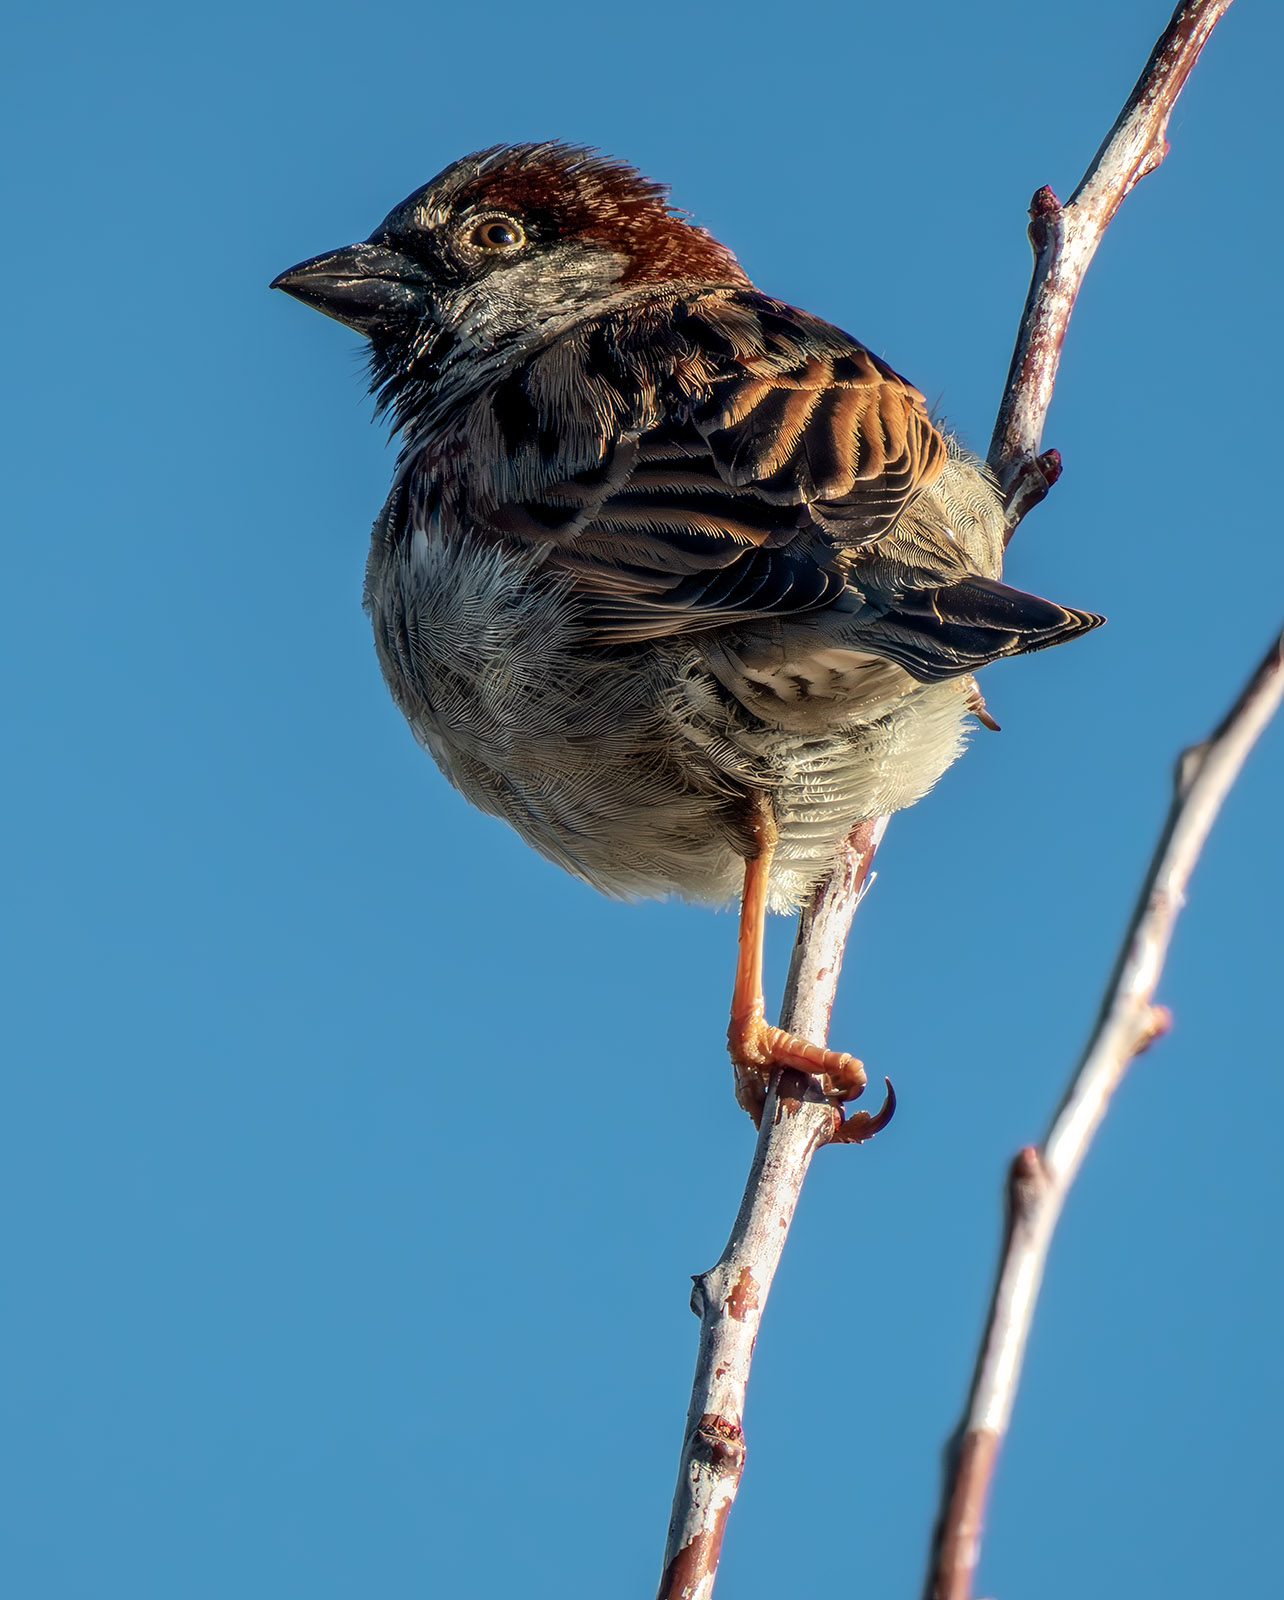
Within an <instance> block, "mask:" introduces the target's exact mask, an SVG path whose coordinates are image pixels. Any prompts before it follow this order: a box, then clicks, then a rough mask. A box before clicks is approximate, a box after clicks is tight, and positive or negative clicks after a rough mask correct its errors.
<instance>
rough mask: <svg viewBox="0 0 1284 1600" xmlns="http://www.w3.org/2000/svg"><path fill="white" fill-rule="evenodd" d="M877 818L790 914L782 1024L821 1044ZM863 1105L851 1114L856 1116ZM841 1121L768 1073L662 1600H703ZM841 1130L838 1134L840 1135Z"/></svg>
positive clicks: (706, 1285)
mask: <svg viewBox="0 0 1284 1600" xmlns="http://www.w3.org/2000/svg"><path fill="white" fill-rule="evenodd" d="M885 826H886V824H885V821H884V820H883V819H879V820H878V821H876V822H867V823H862V824H861V825H860V826H859V827H858V828H857V829H856V831H855V832H854V833H853V834H852V836H851V838H850V839H849V840H848V842H847V845H846V847H845V849H844V852H843V855H842V858H841V859H840V861H839V863H838V865H837V867H836V868H835V870H834V871H833V872H832V873H831V874H830V876H829V878H828V879H827V880H826V881H825V883H823V884H822V885H821V887H820V889H819V890H818V891H817V893H816V896H815V898H814V900H813V901H812V904H811V905H810V906H809V907H808V908H807V910H806V911H804V913H803V915H802V918H801V919H800V921H799V925H798V938H797V941H796V943H795V945H794V954H793V960H792V961H791V962H790V966H789V977H788V980H787V982H786V985H785V999H784V1005H783V1007H782V1012H781V1018H780V1025H781V1027H782V1028H785V1029H787V1030H788V1031H789V1032H790V1033H795V1034H798V1035H800V1036H801V1037H802V1038H804V1039H812V1040H814V1041H815V1042H816V1043H817V1044H823V1043H824V1042H825V1038H826V1036H827V1034H828V1031H829V1015H830V1012H831V1011H832V1009H833V1005H834V994H835V992H836V990H837V988H838V974H839V971H840V970H841V968H842V963H843V949H844V947H845V945H846V942H847V934H848V931H849V929H850V928H851V923H852V917H853V916H854V915H855V912H856V907H857V906H858V905H859V903H860V898H861V894H862V892H863V890H864V888H865V887H866V884H867V881H868V875H869V868H870V864H871V862H872V861H873V859H874V852H875V850H876V849H877V848H878V843H879V840H880V839H881V838H882V835H883V829H884V827H885ZM861 1115H862V1113H859V1112H857V1113H855V1115H854V1116H852V1117H849V1118H848V1123H849V1124H856V1125H857V1126H859V1121H858V1119H859V1118H860V1117H861ZM842 1126H843V1124H842V1122H841V1118H840V1114H839V1113H838V1112H837V1111H835V1110H834V1108H833V1107H832V1106H831V1105H830V1103H829V1101H828V1100H826V1099H825V1098H824V1096H823V1095H822V1094H821V1092H820V1088H819V1086H818V1085H817V1083H816V1081H815V1079H813V1078H808V1077H806V1076H804V1074H802V1073H800V1072H784V1073H779V1074H777V1075H776V1076H774V1077H773V1079H772V1083H771V1087H770V1089H769V1091H768V1094H767V1103H766V1107H765V1109H764V1111H763V1115H762V1123H761V1126H760V1127H759V1130H758V1143H757V1146H756V1148H755V1150H754V1157H753V1164H752V1166H751V1167H750V1169H749V1177H748V1180H747V1181H746V1183H745V1192H744V1198H743V1199H742V1200H741V1202H740V1210H739V1213H738V1214H737V1216H736V1220H735V1223H734V1224H733V1226H732V1229H731V1237H730V1238H729V1239H728V1240H727V1244H726V1248H725V1249H724V1250H723V1252H722V1254H721V1256H719V1258H718V1261H717V1264H716V1265H715V1266H713V1267H711V1268H710V1269H709V1270H708V1272H703V1273H701V1274H700V1276H699V1277H698V1278H696V1279H695V1288H694V1289H693V1290H692V1293H691V1309H692V1310H693V1311H694V1312H695V1313H696V1315H697V1316H698V1317H699V1318H700V1347H699V1353H698V1355H697V1357H696V1371H695V1380H694V1382H693V1384H692V1387H691V1403H690V1406H689V1407H688V1410H687V1426H686V1437H685V1438H684V1440H683V1444H682V1459H681V1462H680V1464H679V1467H678V1483H677V1488H676V1489H675V1491H674V1496H673V1513H672V1516H671V1518H670V1521H669V1537H668V1541H667V1543H666V1545H665V1550H664V1570H663V1575H662V1577H661V1579H660V1588H659V1600H708V1597H709V1596H710V1595H711V1594H712V1593H713V1583H714V1578H715V1576H716V1575H717V1567H718V1557H719V1555H720V1554H721V1551H722V1535H723V1530H724V1528H725V1527H726V1522H727V1515H728V1513H729V1512H730V1510H731V1505H732V1502H733V1501H734V1500H735V1497H736V1491H737V1490H738V1489H739V1487H740V1475H741V1472H742V1471H743V1469H744V1462H745V1442H744V1429H743V1415H744V1403H745V1389H746V1386H747V1385H748V1382H749V1366H750V1363H751V1362H752V1360H753V1347H754V1342H755V1340H756V1339H757V1337H758V1325H759V1323H760V1322H761V1320H762V1312H763V1307H764V1306H765V1305H766V1303H767V1295H768V1292H769V1291H770V1289H771V1282H772V1279H773V1278H774V1277H775V1275H776V1268H777V1266H778V1265H779V1263H780V1257H781V1254H782V1252H783V1251H784V1248H785V1240H786V1238H787V1237H788V1235H789V1227H790V1224H791V1223H792V1222H793V1219H794V1211H795V1209H796V1208H797V1205H798V1196H799V1195H800V1194H801V1192H802V1186H803V1179H804V1178H805V1177H806V1175H807V1168H808V1167H809V1166H810V1164H811V1158H812V1156H813V1155H814V1154H815V1153H816V1151H817V1150H819V1149H820V1147H821V1146H822V1145H823V1144H826V1143H828V1142H829V1140H830V1139H831V1138H833V1137H834V1135H835V1133H836V1132H838V1131H839V1130H840V1129H841V1127H842ZM840 1136H841V1135H840Z"/></svg>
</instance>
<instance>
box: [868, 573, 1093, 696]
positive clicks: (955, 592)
mask: <svg viewBox="0 0 1284 1600" xmlns="http://www.w3.org/2000/svg"><path fill="white" fill-rule="evenodd" d="M1105 620H1106V619H1105V618H1104V617H1100V616H1098V615H1097V614H1096V613H1095V612H1093V611H1076V610H1074V609H1072V608H1071V607H1068V606H1059V605H1057V604H1056V603H1055V602H1054V601H1052V600H1043V599H1041V598H1040V597H1039V596H1038V595H1035V594H1026V593H1025V592H1024V591H1023V590H1021V589H1013V588H1010V587H1009V586H1008V585H1007V584H1006V583H999V582H997V581H996V580H995V579H993V578H981V577H973V578H965V579H963V580H962V581H961V582H959V583H951V584H947V585H945V586H943V587H941V588H939V589H919V590H907V591H903V592H902V593H901V594H900V595H899V596H898V597H897V599H896V601H895V603H894V604H893V605H892V606H890V607H889V608H888V609H887V610H886V611H884V612H883V614H882V615H881V616H880V617H878V618H877V619H876V620H873V621H870V622H865V623H864V624H863V626H862V629H861V632H862V634H863V635H864V637H865V638H866V639H868V641H869V645H870V648H872V649H874V650H877V651H878V653H879V654H880V655H884V656H887V657H888V658H889V659H891V660H892V661H895V662H896V663H897V664H898V665H899V666H902V667H904V668H905V670H906V671H907V672H909V673H910V674H912V676H914V677H915V678H917V679H919V680H920V682H922V683H937V682H940V681H941V680H943V679H945V678H955V677H958V676H959V675H960V674H962V673H965V672H974V671H975V670H976V669H977V668H978V667H983V666H984V665H985V664H986V662H987V661H997V660H998V659H999V658H1000V657H1001V656H1019V655H1026V654H1028V653H1029V652H1030V651H1031V650H1046V649H1047V648H1048V647H1049V646H1050V645H1054V644H1063V643H1064V642H1065V641H1066V640H1068V639H1075V638H1078V636H1079V635H1080V634H1081V633H1087V632H1088V631H1089V630H1090V629H1092V628H1096V627H1099V626H1100V625H1101V623H1103V622H1104V621H1105Z"/></svg>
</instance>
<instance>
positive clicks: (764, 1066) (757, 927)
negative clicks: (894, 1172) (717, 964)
mask: <svg viewBox="0 0 1284 1600" xmlns="http://www.w3.org/2000/svg"><path fill="white" fill-rule="evenodd" d="M753 832H754V843H755V844H756V845H757V850H756V853H755V854H754V855H752V856H751V857H750V858H749V859H748V860H747V861H746V862H745V887H744V895H743V897H742V899H741V902H740V945H739V952H738V955H737V959H736V986H735V989H734V990H733V991H732V995H731V1025H730V1026H729V1027H728V1029H727V1045H728V1048H729V1049H730V1051H731V1060H732V1064H733V1065H734V1066H735V1069H736V1098H737V1099H738V1100H739V1101H740V1104H741V1105H742V1106H744V1108H745V1110H746V1111H748V1112H749V1114H750V1116H752V1117H753V1119H754V1121H755V1122H757V1121H758V1120H759V1118H760V1117H761V1114H762V1106H763V1101H764V1099H765V1096H766V1084H767V1079H768V1078H769V1077H770V1076H771V1073H772V1071H773V1070H774V1069H776V1068H778V1067H794V1068H796V1069H797V1070H798V1071H799V1072H807V1073H812V1074H814V1075H815V1076H817V1077H819V1078H820V1079H821V1081H822V1087H823V1088H824V1090H825V1093H826V1094H828V1095H832V1096H833V1097H834V1098H835V1099H838V1100H854V1099H855V1098H856V1097H857V1095H859V1094H860V1092H861V1090H862V1089H864V1087H865V1071H864V1068H863V1067H862V1066H861V1064H860V1062H859V1061H857V1059H856V1058H855V1056H849V1055H847V1054H845V1053H844V1052H843V1051H841V1050H826V1049H825V1047H824V1046H823V1045H819V1044H812V1043H811V1041H810V1040H808V1039H800V1038H798V1036H797V1035H796V1034H792V1033H786V1032H785V1030H784V1029H783V1028H773V1027H772V1026H771V1024H770V1023H769V1022H768V1021H767V1020H766V1006H765V1003H764V1001H763V997H762V940H763V934H764V933H765V931H766V924H767V886H768V882H769V880H770V877H771V860H772V857H773V855H774V854H775V850H776V823H775V818H774V817H773V816H772V814H771V802H770V800H768V799H767V798H766V797H765V796H760V797H759V799H758V804H757V810H756V812H755V815H754V822H753Z"/></svg>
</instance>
